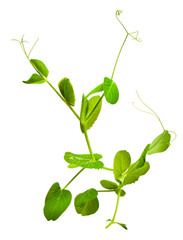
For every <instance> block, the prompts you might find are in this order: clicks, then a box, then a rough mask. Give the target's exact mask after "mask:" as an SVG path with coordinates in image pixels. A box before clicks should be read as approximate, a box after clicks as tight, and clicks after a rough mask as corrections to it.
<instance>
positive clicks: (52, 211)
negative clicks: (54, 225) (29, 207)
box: [44, 182, 72, 221]
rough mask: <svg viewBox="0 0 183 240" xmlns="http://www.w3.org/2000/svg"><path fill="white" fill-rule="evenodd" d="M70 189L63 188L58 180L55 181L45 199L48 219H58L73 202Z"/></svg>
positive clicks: (45, 211)
mask: <svg viewBox="0 0 183 240" xmlns="http://www.w3.org/2000/svg"><path fill="white" fill-rule="evenodd" d="M71 199H72V195H71V192H70V191H69V190H65V189H61V188H60V185H59V183H58V182H56V183H54V184H53V185H52V186H51V188H50V190H49V191H48V193H47V195H46V199H45V206H44V215H45V217H46V219H47V220H48V221H50V220H53V221H55V220H57V219H58V218H59V217H60V216H61V215H62V213H63V212H64V211H65V210H66V209H67V208H68V206H69V205H70V203H71Z"/></svg>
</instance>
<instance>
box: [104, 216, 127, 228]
mask: <svg viewBox="0 0 183 240" xmlns="http://www.w3.org/2000/svg"><path fill="white" fill-rule="evenodd" d="M111 221H112V220H111V219H108V220H107V221H106V222H111ZM115 223H116V224H118V225H120V226H121V227H123V228H124V229H125V230H128V228H127V226H126V224H124V223H119V222H113V223H112V224H115Z"/></svg>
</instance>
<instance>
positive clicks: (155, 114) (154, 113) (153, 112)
mask: <svg viewBox="0 0 183 240" xmlns="http://www.w3.org/2000/svg"><path fill="white" fill-rule="evenodd" d="M136 93H137V96H138V98H139V99H140V101H141V103H142V104H143V105H144V106H146V107H147V108H148V109H149V110H150V111H151V112H152V114H153V115H154V116H155V117H156V118H157V119H158V121H159V123H160V124H161V126H162V128H163V130H164V131H165V128H164V126H163V124H162V122H161V119H160V118H159V116H158V115H157V113H156V112H155V111H154V110H153V109H152V108H150V107H149V106H148V105H147V104H146V103H145V102H144V101H142V99H141V98H140V95H139V94H138V92H137V91H136ZM139 110H140V109H139ZM140 111H142V112H145V111H143V110H140ZM147 113H149V112H147Z"/></svg>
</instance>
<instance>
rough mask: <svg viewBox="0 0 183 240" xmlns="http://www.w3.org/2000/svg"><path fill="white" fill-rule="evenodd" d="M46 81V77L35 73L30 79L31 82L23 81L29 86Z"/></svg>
mask: <svg viewBox="0 0 183 240" xmlns="http://www.w3.org/2000/svg"><path fill="white" fill-rule="evenodd" d="M45 81H46V80H45V79H44V77H42V76H40V75H38V74H36V73H34V74H32V76H31V77H30V78H29V80H27V81H23V82H24V83H27V84H41V83H44V82H45Z"/></svg>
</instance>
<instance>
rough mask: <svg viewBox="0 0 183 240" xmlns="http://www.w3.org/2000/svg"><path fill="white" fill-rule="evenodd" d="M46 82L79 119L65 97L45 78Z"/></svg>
mask: <svg viewBox="0 0 183 240" xmlns="http://www.w3.org/2000/svg"><path fill="white" fill-rule="evenodd" d="M46 82H47V83H48V84H49V85H50V87H51V88H52V89H53V90H54V91H55V92H56V94H57V95H58V96H59V97H60V98H61V99H62V101H63V102H64V103H65V104H66V105H67V106H68V107H69V108H70V110H71V111H72V112H73V113H74V115H75V116H76V117H77V119H78V120H80V117H79V116H78V114H77V113H76V112H75V111H74V109H73V108H72V107H71V106H70V105H69V104H68V103H67V102H66V101H65V99H64V98H63V97H62V96H61V95H60V93H59V92H58V91H57V90H56V89H55V88H54V87H53V85H52V84H51V83H50V82H49V81H48V79H46Z"/></svg>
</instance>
